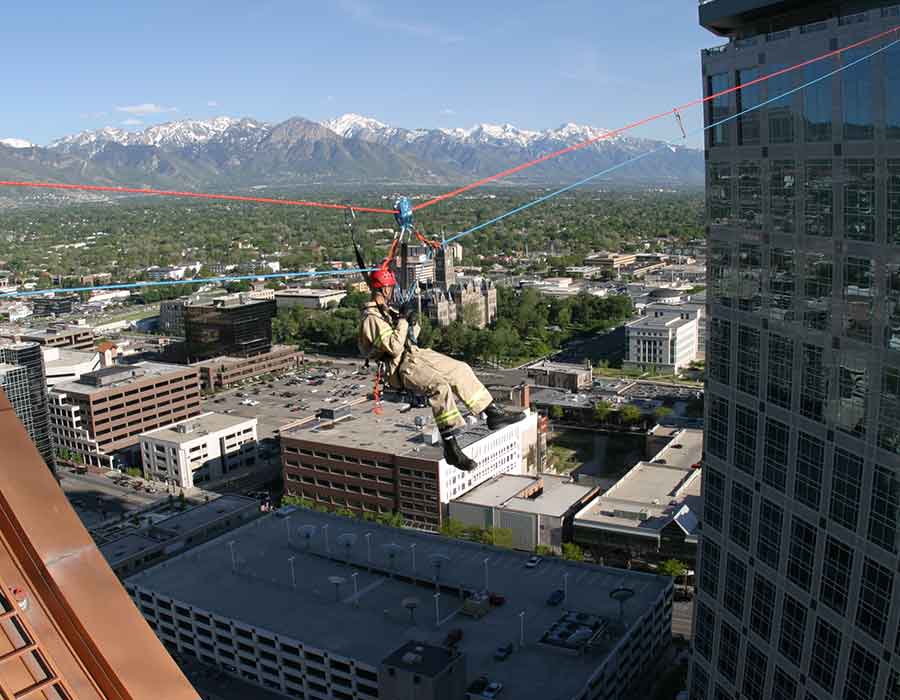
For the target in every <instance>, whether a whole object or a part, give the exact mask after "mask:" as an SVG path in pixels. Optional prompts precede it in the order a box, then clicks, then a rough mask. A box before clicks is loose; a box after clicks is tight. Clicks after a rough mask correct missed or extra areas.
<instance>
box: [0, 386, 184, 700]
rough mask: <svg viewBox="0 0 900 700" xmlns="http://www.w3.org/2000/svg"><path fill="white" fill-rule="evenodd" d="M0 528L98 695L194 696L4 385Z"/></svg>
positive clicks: (122, 699) (124, 699)
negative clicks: (38, 447) (19, 416)
mask: <svg viewBox="0 0 900 700" xmlns="http://www.w3.org/2000/svg"><path fill="white" fill-rule="evenodd" d="M0 436H2V438H3V439H2V443H3V448H4V449H3V450H2V451H0V484H3V485H4V486H3V488H2V489H0V534H2V539H3V541H4V543H6V544H7V546H8V547H9V550H10V552H11V555H12V556H13V557H14V558H15V559H16V561H15V565H16V567H17V568H18V569H19V570H20V571H21V572H22V574H23V575H24V576H25V578H26V581H27V584H28V585H29V586H30V587H31V589H32V590H31V595H33V596H34V597H35V598H36V602H39V603H40V605H41V606H42V607H43V608H44V609H45V610H46V612H47V613H48V615H49V617H50V618H51V620H52V624H53V626H54V628H55V629H56V630H57V632H58V633H59V636H60V639H62V640H64V644H65V645H66V647H67V648H68V649H69V650H70V651H71V652H72V655H73V657H74V658H75V659H77V661H78V663H79V665H80V666H81V667H82V668H83V669H84V670H85V673H86V675H87V676H89V677H90V679H91V683H92V684H94V685H95V686H96V687H98V689H99V691H100V695H101V696H102V697H107V698H111V699H115V700H144V699H145V698H146V699H147V700H149V699H150V698H154V699H155V698H159V697H165V698H166V699H167V700H196V698H197V697H198V696H197V693H196V691H195V690H194V689H193V688H192V687H191V685H190V683H189V682H188V681H187V679H186V678H185V677H184V675H183V674H182V673H181V671H180V670H179V669H178V667H177V666H176V665H175V663H174V661H173V660H172V658H171V657H170V656H169V654H168V652H167V651H166V650H165V649H164V648H163V646H162V644H161V643H160V641H159V640H158V639H157V637H156V635H155V634H154V633H153V631H152V630H151V629H150V628H149V626H148V625H147V623H146V621H145V620H144V619H143V617H142V616H141V615H140V613H139V612H138V610H137V608H136V607H135V606H134V604H133V602H132V601H131V599H130V597H129V596H128V594H127V593H126V592H125V590H124V588H123V587H122V585H121V583H120V582H119V580H118V579H117V578H116V577H115V575H114V574H113V572H112V570H111V569H110V568H109V565H108V564H107V563H106V560H105V559H104V558H103V556H102V555H101V554H100V552H99V550H98V549H97V547H96V545H95V544H94V542H93V540H92V539H91V537H90V535H89V534H88V533H87V531H86V530H85V529H84V526H83V525H82V524H81V521H80V520H79V519H78V517H77V515H76V514H75V513H74V511H73V510H72V508H71V506H70V505H69V503H68V501H67V500H66V498H65V496H64V494H63V493H62V490H61V489H60V488H59V486H58V484H57V483H56V481H55V479H54V478H53V475H52V474H51V472H50V470H49V469H48V468H47V467H46V465H45V464H44V462H43V460H42V459H41V458H40V455H39V454H38V452H37V450H36V449H35V447H34V445H33V444H32V443H31V441H30V440H29V438H28V435H27V433H26V432H25V429H24V428H23V427H22V425H21V423H19V421H18V420H17V418H16V416H15V414H14V413H13V411H12V408H11V406H10V404H9V402H8V400H7V399H6V396H5V395H4V393H3V391H2V390H0Z"/></svg>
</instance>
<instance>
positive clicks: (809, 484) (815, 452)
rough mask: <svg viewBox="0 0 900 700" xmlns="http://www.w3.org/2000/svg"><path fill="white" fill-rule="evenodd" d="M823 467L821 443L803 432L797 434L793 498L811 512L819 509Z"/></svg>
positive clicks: (823, 448)
mask: <svg viewBox="0 0 900 700" xmlns="http://www.w3.org/2000/svg"><path fill="white" fill-rule="evenodd" d="M824 466H825V447H824V446H823V445H822V441H821V440H819V439H818V438H814V437H813V436H812V435H807V434H806V433H804V432H802V431H801V432H800V433H798V434H797V474H796V478H795V479H794V496H795V498H796V499H797V500H798V501H800V502H801V503H803V504H804V505H807V506H809V507H810V508H812V509H813V510H818V509H819V500H820V497H821V491H822V470H823V468H824Z"/></svg>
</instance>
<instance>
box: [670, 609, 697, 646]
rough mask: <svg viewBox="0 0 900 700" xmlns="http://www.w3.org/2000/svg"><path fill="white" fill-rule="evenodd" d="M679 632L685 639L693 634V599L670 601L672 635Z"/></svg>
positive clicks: (676, 634)
mask: <svg viewBox="0 0 900 700" xmlns="http://www.w3.org/2000/svg"><path fill="white" fill-rule="evenodd" d="M679 634H680V635H683V636H684V638H685V639H691V638H692V637H693V636H694V601H690V602H686V603H672V636H674V637H677V636H678V635H679Z"/></svg>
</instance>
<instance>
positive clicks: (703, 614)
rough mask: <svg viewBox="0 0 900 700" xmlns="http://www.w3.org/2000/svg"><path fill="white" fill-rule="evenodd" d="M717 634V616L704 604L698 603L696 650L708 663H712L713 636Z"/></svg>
mask: <svg viewBox="0 0 900 700" xmlns="http://www.w3.org/2000/svg"><path fill="white" fill-rule="evenodd" d="M715 633H716V616H715V614H714V613H713V611H712V610H711V609H710V608H709V607H707V605H706V604H705V603H703V602H698V603H697V631H696V633H695V635H694V648H695V649H696V650H697V652H698V653H699V654H700V655H701V656H702V657H704V658H705V659H706V660H707V661H712V654H713V636H714V635H715Z"/></svg>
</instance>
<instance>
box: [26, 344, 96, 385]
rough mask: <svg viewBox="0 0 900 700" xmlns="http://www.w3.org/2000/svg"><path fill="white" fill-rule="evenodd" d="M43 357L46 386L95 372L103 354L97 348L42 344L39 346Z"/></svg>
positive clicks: (70, 380) (71, 380)
mask: <svg viewBox="0 0 900 700" xmlns="http://www.w3.org/2000/svg"><path fill="white" fill-rule="evenodd" d="M41 354H42V355H43V357H44V370H45V374H46V377H47V386H48V387H52V386H56V385H57V384H62V383H63V382H74V381H76V380H77V379H78V378H79V377H81V375H82V374H87V373H88V372H96V371H97V370H98V369H100V368H101V367H102V366H103V356H102V355H101V353H100V351H99V348H98V349H97V350H93V349H91V350H71V349H69V348H66V347H52V346H46V345H45V346H44V347H42V348H41Z"/></svg>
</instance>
